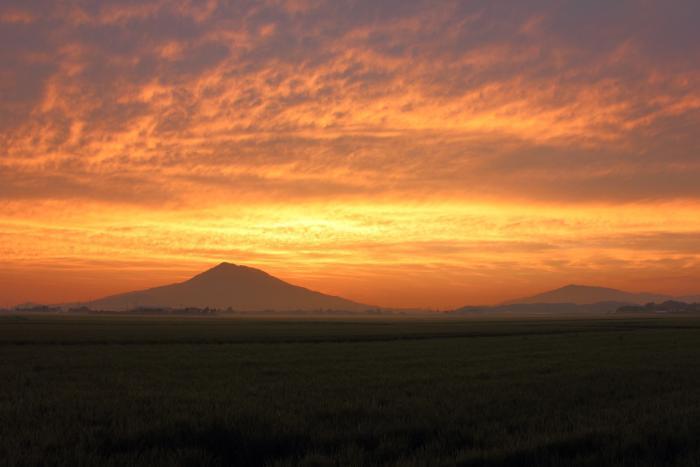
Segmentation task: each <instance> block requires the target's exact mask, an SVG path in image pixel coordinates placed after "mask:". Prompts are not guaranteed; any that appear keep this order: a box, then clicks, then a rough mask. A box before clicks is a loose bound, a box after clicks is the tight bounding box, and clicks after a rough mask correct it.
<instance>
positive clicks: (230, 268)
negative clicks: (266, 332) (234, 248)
mask: <svg viewBox="0 0 700 467" xmlns="http://www.w3.org/2000/svg"><path fill="white" fill-rule="evenodd" d="M84 305H85V306H87V307H89V308H91V309H93V310H105V311H123V310H130V309H135V308H144V307H146V308H155V307H158V308H192V307H196V308H206V307H209V308H215V309H228V308H231V309H234V310H238V311H264V310H275V311H313V310H342V311H364V310H367V309H370V308H372V307H370V306H368V305H363V304H360V303H356V302H353V301H350V300H346V299H344V298H341V297H336V296H332V295H326V294H322V293H320V292H315V291H313V290H309V289H306V288H304V287H299V286H296V285H292V284H289V283H287V282H284V281H282V280H280V279H277V278H276V277H273V276H271V275H269V274H267V273H266V272H264V271H261V270H260V269H255V268H250V267H247V266H238V265H235V264H230V263H221V264H219V265H218V266H216V267H214V268H212V269H209V270H207V271H205V272H203V273H201V274H198V275H196V276H194V277H192V278H191V279H189V280H186V281H185V282H180V283H177V284H171V285H165V286H162V287H155V288H152V289H147V290H139V291H136V292H128V293H124V294H119V295H113V296H110V297H105V298H102V299H99V300H95V301H92V302H88V303H85V304H84Z"/></svg>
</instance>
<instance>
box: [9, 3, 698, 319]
mask: <svg viewBox="0 0 700 467" xmlns="http://www.w3.org/2000/svg"><path fill="white" fill-rule="evenodd" d="M698 23H700V2H698V1H697V0H675V1H673V2H667V1H661V0H635V1H631V0H629V1H626V0H619V1H609V0H589V1H580V0H559V1H545V0H529V1H522V0H503V1H485V0H472V1H469V0H463V1H435V0H430V1H417V0H382V1H377V0H368V1H365V0H356V1H337V0H330V1H321V0H269V1H244V0H241V1H224V0H219V1H217V0H210V1H199V0H197V1H194V0H191V1H188V0H174V1H162V0H156V1H152V0H117V1H104V0H100V1H87V0H82V1H78V0H76V1H48V0H45V1H33V0H21V1H17V0H3V2H2V3H1V4H0V63H2V64H3V65H2V67H1V68H0V306H10V305H13V304H16V303H20V302H25V301H33V302H40V303H60V302H65V301H76V300H87V299H94V298H98V297H100V296H103V295H106V294H112V293H117V292H124V291H128V290H133V289H139V288H144V287H151V286H156V285H161V284H165V283H171V282H175V281H180V280H184V279H186V278H188V277H189V276H191V275H193V274H194V273H197V272H201V271H203V270H205V269H207V268H209V267H211V266H214V265H215V264H217V263H219V262H222V261H228V262H232V263H236V264H244V265H248V266H252V267H258V268H261V269H264V270H265V271H267V272H269V273H270V274H273V275H275V276H277V277H280V278H282V279H284V280H287V281H290V282H292V283H295V284H299V285H303V286H306V287H309V288H313V289H316V290H320V291H322V292H326V293H331V294H335V295H341V296H344V297H347V298H350V299H353V300H356V301H360V302H364V303H369V304H373V305H380V306H395V307H425V308H431V309H446V308H450V307H455V306H462V305H465V304H490V303H498V302H500V301H504V300H507V299H511V298H514V297H518V296H523V295H528V294H532V293H536V292H541V291H544V290H547V289H550V288H554V287H559V286H563V285H565V284H568V283H577V284H590V285H603V286H609V287H617V288H623V289H627V290H631V291H641V290H647V291H654V292H664V293H669V294H697V293H700V215H698V214H699V213H700V28H698V27H697V24H698Z"/></svg>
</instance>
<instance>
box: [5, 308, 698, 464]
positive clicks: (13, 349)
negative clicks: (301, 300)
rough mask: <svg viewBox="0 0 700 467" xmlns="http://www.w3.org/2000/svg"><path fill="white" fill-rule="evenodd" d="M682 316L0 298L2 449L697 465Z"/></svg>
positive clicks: (692, 325) (304, 459) (36, 455)
mask: <svg viewBox="0 0 700 467" xmlns="http://www.w3.org/2000/svg"><path fill="white" fill-rule="evenodd" d="M699 440H700V319H697V318H692V317H685V318H683V317H662V318H644V319H642V318H619V317H618V318H612V317H609V318H599V319H565V320H551V319H550V320H535V319H521V320H514V319H494V320H487V319H483V318H482V319H448V318H443V319H436V320H382V319H365V320H357V321H350V320H347V321H343V320H332V321H313V320H298V321H293V320H286V321H274V320H253V319H250V320H242V319H217V318H201V319H195V318H167V317H158V318H155V317H113V316H107V317H100V316H82V317H79V316H58V315H46V316H41V315H29V316H7V315H5V316H0V464H3V465H35V464H42V465H70V466H74V465H119V466H122V465H130V464H142V465H231V464H237V465H299V464H301V465H329V464H330V465H376V464H387V465H455V464H457V465H467V466H472V465H473V466H477V465H485V466H506V465H518V466H521V465H522V466H524V465H533V466H534V465H545V466H546V465H586V466H599V465H629V466H633V465H700V441H699Z"/></svg>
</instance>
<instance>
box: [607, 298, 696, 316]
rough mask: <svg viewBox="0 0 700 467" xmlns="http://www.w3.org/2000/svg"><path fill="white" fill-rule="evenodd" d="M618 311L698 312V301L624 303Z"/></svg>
mask: <svg viewBox="0 0 700 467" xmlns="http://www.w3.org/2000/svg"><path fill="white" fill-rule="evenodd" d="M617 311H618V312H620V313H698V312H700V303H685V302H679V301H676V300H668V301H665V302H663V303H654V302H651V303H647V304H646V305H625V306H621V307H620V308H618V309H617Z"/></svg>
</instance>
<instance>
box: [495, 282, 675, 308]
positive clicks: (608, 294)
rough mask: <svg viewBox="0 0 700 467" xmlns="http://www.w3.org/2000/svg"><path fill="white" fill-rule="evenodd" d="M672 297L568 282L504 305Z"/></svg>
mask: <svg viewBox="0 0 700 467" xmlns="http://www.w3.org/2000/svg"><path fill="white" fill-rule="evenodd" d="M671 298H672V297H670V296H668V295H662V294H654V293H647V292H639V293H635V292H626V291H623V290H618V289H611V288H608V287H597V286H591V285H579V284H569V285H566V286H564V287H560V288H558V289H554V290H550V291H547V292H543V293H540V294H537V295H533V296H530V297H524V298H520V299H515V300H509V301H507V302H505V303H504V305H514V304H535V303H572V304H575V305H592V304H595V303H600V302H618V303H630V304H644V303H648V302H658V301H666V300H670V299H671Z"/></svg>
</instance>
